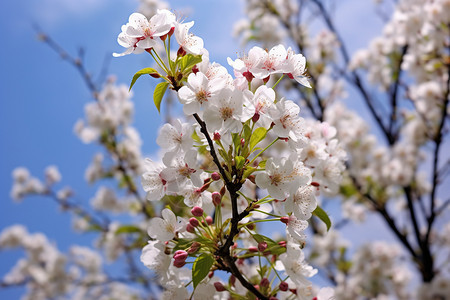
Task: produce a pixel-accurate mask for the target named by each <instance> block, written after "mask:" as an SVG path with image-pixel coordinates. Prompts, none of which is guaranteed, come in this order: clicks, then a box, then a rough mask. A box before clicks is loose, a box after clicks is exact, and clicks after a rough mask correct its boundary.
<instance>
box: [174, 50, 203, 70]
mask: <svg viewBox="0 0 450 300" xmlns="http://www.w3.org/2000/svg"><path fill="white" fill-rule="evenodd" d="M201 62H202V56H201V55H193V54H186V55H185V56H183V58H181V59H180V61H179V64H180V70H181V72H184V71H186V70H190V69H192V67H193V66H195V65H196V64H198V63H201Z"/></svg>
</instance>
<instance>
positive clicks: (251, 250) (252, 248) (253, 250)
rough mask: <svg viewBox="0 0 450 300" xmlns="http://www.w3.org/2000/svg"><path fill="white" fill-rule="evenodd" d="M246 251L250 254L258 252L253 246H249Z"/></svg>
mask: <svg viewBox="0 0 450 300" xmlns="http://www.w3.org/2000/svg"><path fill="white" fill-rule="evenodd" d="M248 251H250V252H258V248H256V247H255V246H250V247H248Z"/></svg>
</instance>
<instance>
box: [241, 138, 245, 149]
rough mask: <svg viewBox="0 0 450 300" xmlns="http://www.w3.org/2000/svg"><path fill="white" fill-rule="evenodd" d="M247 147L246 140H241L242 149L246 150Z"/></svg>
mask: <svg viewBox="0 0 450 300" xmlns="http://www.w3.org/2000/svg"><path fill="white" fill-rule="evenodd" d="M244 146H245V139H241V148H244Z"/></svg>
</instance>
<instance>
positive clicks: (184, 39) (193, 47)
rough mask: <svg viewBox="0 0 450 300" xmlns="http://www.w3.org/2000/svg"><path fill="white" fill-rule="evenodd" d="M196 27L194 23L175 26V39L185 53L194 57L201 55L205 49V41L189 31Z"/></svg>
mask: <svg viewBox="0 0 450 300" xmlns="http://www.w3.org/2000/svg"><path fill="white" fill-rule="evenodd" d="M192 26H194V21H192V22H188V23H176V24H175V38H176V39H177V42H178V44H179V45H180V47H181V48H183V50H184V51H186V52H187V53H191V54H194V55H200V54H201V52H202V49H203V40H202V39H201V38H200V37H198V36H195V35H193V34H192V33H189V29H190V28H191V27H192Z"/></svg>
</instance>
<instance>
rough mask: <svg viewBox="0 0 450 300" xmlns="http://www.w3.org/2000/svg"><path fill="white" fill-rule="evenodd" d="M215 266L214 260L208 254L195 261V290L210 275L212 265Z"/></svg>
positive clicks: (193, 267) (193, 275)
mask: <svg viewBox="0 0 450 300" xmlns="http://www.w3.org/2000/svg"><path fill="white" fill-rule="evenodd" d="M213 264H214V258H213V257H212V256H211V255H209V254H206V253H203V254H202V255H200V256H199V257H197V259H196V260H195V261H194V264H193V265H192V282H193V284H194V289H195V288H196V287H197V285H198V284H199V283H200V281H202V280H203V279H204V278H205V277H206V276H207V275H208V273H209V270H210V269H211V267H212V265H213Z"/></svg>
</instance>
